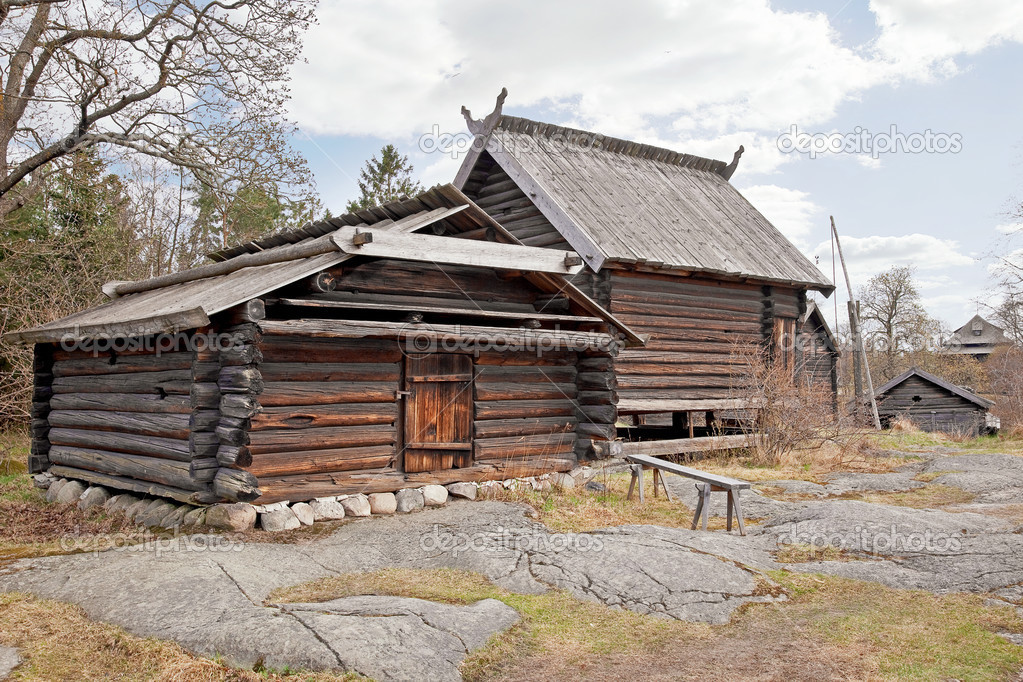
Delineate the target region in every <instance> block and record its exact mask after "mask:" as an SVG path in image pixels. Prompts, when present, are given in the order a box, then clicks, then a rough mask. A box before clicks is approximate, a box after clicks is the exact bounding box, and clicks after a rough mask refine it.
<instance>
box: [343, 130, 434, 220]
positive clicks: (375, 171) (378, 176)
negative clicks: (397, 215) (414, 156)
mask: <svg viewBox="0 0 1023 682" xmlns="http://www.w3.org/2000/svg"><path fill="white" fill-rule="evenodd" d="M412 170H413V169H412V164H411V163H410V162H409V160H408V156H402V155H400V154H399V153H398V150H397V149H396V148H395V146H394V145H393V144H388V145H384V147H383V148H382V149H381V150H380V158H379V159H377V157H376V155H373V158H371V159H370V160H369V161H367V162H366V166H365V167H364V168H363V169H362V173H360V179H359V191H360V192H361V193H362V194H361V196H360V197H359V198H358V199H356V200H354V201H349V202H348V205H347V206H346V207H345V211H347V212H348V213H354V212H355V211H360V210H362V209H364V208H370V207H371V206H379V205H380V204H386V203H387V202H389V201H395V200H396V199H403V198H405V197H410V196H414V195H416V194H419V193H420V192H422V191H423V186H422V185H420V184H419V182H418V181H416V180H415V179H414V178H413V177H412Z"/></svg>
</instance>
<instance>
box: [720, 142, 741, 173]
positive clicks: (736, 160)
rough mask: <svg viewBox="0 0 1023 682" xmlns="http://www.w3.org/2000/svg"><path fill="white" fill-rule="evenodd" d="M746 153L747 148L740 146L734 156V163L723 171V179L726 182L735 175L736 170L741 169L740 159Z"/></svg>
mask: <svg viewBox="0 0 1023 682" xmlns="http://www.w3.org/2000/svg"><path fill="white" fill-rule="evenodd" d="M744 151H746V148H745V147H743V146H742V145H741V144H740V145H739V148H738V149H736V150H735V154H734V155H733V156H732V162H731V163H730V164H728V165H727V166H725V168H724V170H722V171H721V177H723V178H724V179H725V180H728V179H729V178H731V177H732V173H734V172H735V169H736V168H738V167H739V157H741V156H742V153H743V152H744Z"/></svg>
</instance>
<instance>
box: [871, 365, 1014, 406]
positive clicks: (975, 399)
mask: <svg viewBox="0 0 1023 682" xmlns="http://www.w3.org/2000/svg"><path fill="white" fill-rule="evenodd" d="M913 376H916V377H920V378H921V379H923V380H924V381H927V382H929V383H932V384H934V385H935V386H939V387H941V388H943V389H945V390H946V391H949V392H951V393H953V394H955V395H957V396H959V397H960V398H963V399H964V400H968V401H970V402H971V403H974V404H975V405H979V406H980V407H983V408H985V409H987V408H989V407H992V406H993V405H994V402H993V401H991V400H988V399H987V398H983V397H981V396H979V395H977V394H976V393H974V392H973V391H968V390H966V389H965V388H963V387H962V386H956V385H955V384H953V383H951V382H948V381H945V380H944V379H941V378H939V377H936V376H934V375H933V374H931V373H930V372H925V371H924V370H922V369H919V368H918V367H912V368H910V369H908V370H906V371H905V372H903V373H902V374H900V375H899V376H897V377H895V378H894V379H892V380H891V381H889V382H888V383H887V384H885V385H884V386H882V387H881V388H879V389H877V390H876V391H875V392H874V397H875V398H878V399H880V398H882V397H883V396H884V394H885V393H887V392H888V391H890V390H892V389H893V388H895V387H896V386H898V385H899V384H901V383H903V382H904V381H906V380H907V379H909V378H910V377H913Z"/></svg>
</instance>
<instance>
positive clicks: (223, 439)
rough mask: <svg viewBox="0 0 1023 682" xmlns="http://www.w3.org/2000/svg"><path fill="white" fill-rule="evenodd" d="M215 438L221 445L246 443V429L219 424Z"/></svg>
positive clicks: (247, 440) (247, 439)
mask: <svg viewBox="0 0 1023 682" xmlns="http://www.w3.org/2000/svg"><path fill="white" fill-rule="evenodd" d="M216 434H217V439H218V441H219V442H220V444H222V445H248V444H249V432H248V429H244V428H240V427H237V426H231V425H229V424H221V425H220V426H218V427H217V430H216Z"/></svg>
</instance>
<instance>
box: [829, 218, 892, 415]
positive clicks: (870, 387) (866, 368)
mask: <svg viewBox="0 0 1023 682" xmlns="http://www.w3.org/2000/svg"><path fill="white" fill-rule="evenodd" d="M831 233H832V234H833V235H835V246H837V247H838V258H839V260H840V261H842V274H844V275H845V287H846V289H848V290H849V300H850V301H851V300H852V297H853V293H852V283H851V282H850V281H849V269H848V268H846V267H845V255H844V254H843V253H842V242H841V241H839V239H838V228H836V227H835V216H831ZM849 311H850V312H851V313H852V317H853V321H854V323H855V325H856V329H857V330H859V328H860V315H859V311H857V310H856V304H855V303H854V304H853V305H852V306H850V308H849ZM855 342H856V346H857V349H858V350H859V352H860V360H861V362H862V363H863V374H864V376H865V378H866V380H867V392H868V393H870V416H871V417H873V418H874V428H875V429H877V430H878V431H880V430H881V418H880V417H878V415H877V400H875V399H874V380H873V379H871V378H870V363H869V362H867V350H866V349H865V348H864V347H863V336H862V335H860V334H857V336H856V338H855Z"/></svg>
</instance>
